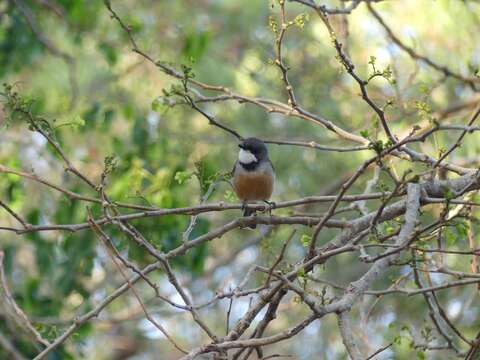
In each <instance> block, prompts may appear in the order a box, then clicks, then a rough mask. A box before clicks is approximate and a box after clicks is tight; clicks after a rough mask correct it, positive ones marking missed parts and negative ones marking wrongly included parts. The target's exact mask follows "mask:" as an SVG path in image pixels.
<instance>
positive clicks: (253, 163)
mask: <svg viewBox="0 0 480 360" xmlns="http://www.w3.org/2000/svg"><path fill="white" fill-rule="evenodd" d="M238 147H239V148H240V151H239V153H238V160H237V162H236V163H235V165H234V167H233V173H232V176H233V188H234V190H235V193H236V194H237V196H238V197H239V199H240V200H242V202H243V204H244V212H243V216H250V215H252V214H254V213H255V210H254V209H249V208H248V202H252V201H258V200H261V201H263V202H265V203H267V204H269V205H271V203H270V202H269V201H268V200H269V199H270V196H272V192H273V184H274V182H275V171H274V169H273V166H272V163H271V162H270V159H269V158H268V150H267V147H266V146H265V143H264V142H263V141H261V140H259V139H257V138H253V137H252V138H248V139H245V140H243V141H242V142H241V143H240V144H239V145H238ZM250 227H251V228H252V229H254V228H255V227H256V225H250Z"/></svg>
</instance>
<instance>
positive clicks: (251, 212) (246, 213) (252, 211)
mask: <svg viewBox="0 0 480 360" xmlns="http://www.w3.org/2000/svg"><path fill="white" fill-rule="evenodd" d="M255 213H256V210H255V209H252V208H249V207H248V206H246V207H245V209H244V210H243V216H251V215H255ZM247 226H248V227H249V228H250V229H255V228H256V227H257V224H250V225H247Z"/></svg>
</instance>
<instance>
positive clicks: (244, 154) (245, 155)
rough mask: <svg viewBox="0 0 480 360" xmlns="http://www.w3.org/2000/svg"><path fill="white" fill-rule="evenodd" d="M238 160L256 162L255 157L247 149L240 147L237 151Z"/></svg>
mask: <svg viewBox="0 0 480 360" xmlns="http://www.w3.org/2000/svg"><path fill="white" fill-rule="evenodd" d="M238 161H240V162H241V163H242V164H251V163H252V162H257V161H258V160H257V158H256V157H255V155H253V154H252V153H251V152H250V151H248V150H243V149H240V152H239V153H238Z"/></svg>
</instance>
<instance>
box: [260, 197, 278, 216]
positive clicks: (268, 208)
mask: <svg viewBox="0 0 480 360" xmlns="http://www.w3.org/2000/svg"><path fill="white" fill-rule="evenodd" d="M262 201H263V202H264V203H265V204H266V206H265V209H264V210H263V212H268V215H270V216H272V210H273V209H275V208H276V207H277V204H275V202H273V201H268V200H262Z"/></svg>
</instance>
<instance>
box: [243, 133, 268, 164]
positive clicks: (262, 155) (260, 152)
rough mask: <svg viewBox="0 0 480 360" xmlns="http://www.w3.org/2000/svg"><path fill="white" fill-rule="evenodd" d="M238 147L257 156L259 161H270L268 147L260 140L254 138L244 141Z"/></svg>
mask: <svg viewBox="0 0 480 360" xmlns="http://www.w3.org/2000/svg"><path fill="white" fill-rule="evenodd" d="M238 147H239V148H240V149H242V150H245V151H248V152H250V153H251V154H252V155H254V156H255V158H256V159H257V161H262V160H266V159H268V150H267V147H266V146H265V143H264V142H263V141H262V140H260V139H257V138H254V137H251V138H247V139H244V140H243V141H242V142H241V143H240V144H238Z"/></svg>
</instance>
